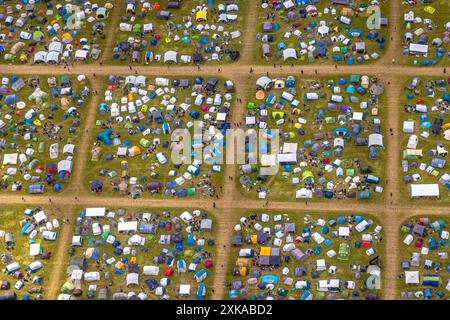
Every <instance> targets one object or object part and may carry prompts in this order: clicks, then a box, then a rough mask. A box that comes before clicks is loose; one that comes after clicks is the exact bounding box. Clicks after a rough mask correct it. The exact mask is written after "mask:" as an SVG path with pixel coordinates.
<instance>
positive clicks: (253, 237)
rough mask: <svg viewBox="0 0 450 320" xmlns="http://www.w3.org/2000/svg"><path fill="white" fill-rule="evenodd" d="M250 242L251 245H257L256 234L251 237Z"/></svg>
mask: <svg viewBox="0 0 450 320" xmlns="http://www.w3.org/2000/svg"><path fill="white" fill-rule="evenodd" d="M251 241H252V243H253V244H255V243H257V242H258V236H257V235H256V234H254V235H252V237H251Z"/></svg>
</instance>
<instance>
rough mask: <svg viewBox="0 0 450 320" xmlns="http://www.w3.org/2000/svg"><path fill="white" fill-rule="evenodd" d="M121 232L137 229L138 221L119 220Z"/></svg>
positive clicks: (118, 228) (118, 227)
mask: <svg viewBox="0 0 450 320" xmlns="http://www.w3.org/2000/svg"><path fill="white" fill-rule="evenodd" d="M117 230H118V231H119V232H122V231H137V221H127V222H119V224H118V226H117Z"/></svg>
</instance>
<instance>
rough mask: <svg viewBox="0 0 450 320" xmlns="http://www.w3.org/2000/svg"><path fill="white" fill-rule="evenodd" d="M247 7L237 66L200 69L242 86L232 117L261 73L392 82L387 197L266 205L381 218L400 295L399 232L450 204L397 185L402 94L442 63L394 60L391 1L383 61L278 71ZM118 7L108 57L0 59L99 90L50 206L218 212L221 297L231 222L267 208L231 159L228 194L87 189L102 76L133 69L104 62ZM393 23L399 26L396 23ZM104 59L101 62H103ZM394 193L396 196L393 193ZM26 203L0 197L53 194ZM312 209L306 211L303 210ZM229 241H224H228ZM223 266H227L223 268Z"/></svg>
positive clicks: (20, 70)
mask: <svg viewBox="0 0 450 320" xmlns="http://www.w3.org/2000/svg"><path fill="white" fill-rule="evenodd" d="M248 2H249V6H250V8H249V10H248V12H247V17H246V27H245V30H244V31H243V36H242V37H243V48H242V51H241V58H240V60H239V62H238V63H236V64H229V65H222V66H220V68H221V73H218V66H216V65H208V66H202V67H201V71H200V74H201V75H202V76H205V77H207V76H216V77H219V76H220V77H223V78H227V79H230V80H232V81H233V82H234V83H235V85H236V98H239V99H242V103H240V102H237V101H235V103H234V105H233V108H232V110H231V123H232V124H233V127H235V126H234V123H239V122H242V116H243V114H244V113H245V109H246V105H247V101H246V99H247V97H248V92H249V91H250V90H252V89H253V86H254V83H255V79H256V78H257V77H259V76H263V75H266V73H267V72H269V73H277V74H300V71H301V70H303V71H304V76H305V77H308V76H314V75H315V70H316V69H317V70H318V71H319V75H320V76H324V75H339V74H342V75H346V74H352V73H359V74H368V75H373V76H377V77H379V78H381V79H382V80H383V81H385V82H386V83H387V82H389V84H388V85H387V86H386V92H385V95H386V96H387V102H386V106H384V107H385V108H387V110H386V109H385V110H384V112H387V113H388V123H387V126H386V140H387V141H386V142H387V152H386V156H388V161H387V168H386V178H387V179H388V184H387V185H386V186H385V191H384V192H385V196H386V197H385V199H386V201H385V203H379V204H371V203H370V202H364V203H362V202H361V203H358V204H357V205H355V204H354V203H349V202H339V201H338V202H323V203H316V202H313V203H310V204H309V205H308V207H307V208H305V207H304V206H303V204H299V203H298V202H280V201H273V202H272V201H271V202H270V204H269V207H268V210H273V211H275V210H277V211H283V210H295V211H297V212H299V214H303V213H305V212H307V211H310V212H312V211H314V212H323V213H327V212H328V213H329V212H336V213H357V212H359V213H361V212H363V213H370V214H373V215H374V216H376V217H377V218H378V219H380V221H381V223H382V224H383V226H384V234H385V235H384V241H385V243H386V245H385V246H386V255H385V258H384V269H383V276H384V281H383V290H384V291H383V292H384V298H387V299H395V298H398V297H399V293H398V292H397V283H398V280H397V275H398V273H399V267H398V266H399V261H398V253H399V251H400V250H401V248H400V247H399V234H398V231H399V229H400V225H401V223H402V221H404V220H405V219H406V218H407V217H409V216H411V215H417V214H424V215H434V214H448V207H447V206H445V205H439V204H436V203H430V205H427V206H426V207H424V206H423V205H422V204H418V203H413V202H411V203H405V202H403V201H402V198H404V197H405V195H404V194H401V193H400V191H399V186H400V183H401V181H400V174H399V171H400V150H401V145H400V140H399V139H400V135H399V133H400V128H399V117H400V112H401V104H400V97H401V94H402V90H403V88H402V86H401V84H402V83H403V82H404V80H405V79H406V78H409V77H413V76H417V75H421V76H441V75H442V67H431V68H416V67H410V66H400V65H397V64H396V63H394V64H393V63H392V59H394V58H396V55H397V54H398V53H399V48H401V45H400V37H401V34H400V30H399V29H400V24H399V23H400V15H399V14H400V2H399V1H390V3H391V10H390V15H389V24H390V25H391V26H393V27H392V28H391V30H390V34H389V38H390V37H392V40H389V43H390V45H389V47H388V48H387V50H386V53H385V54H384V55H383V56H382V57H381V58H380V60H378V61H377V62H375V63H373V64H371V65H367V66H365V65H358V66H346V65H345V66H339V67H338V69H337V70H336V69H335V68H334V66H333V65H306V66H300V65H297V66H294V67H291V66H287V65H286V66H283V67H282V68H279V67H277V68H276V69H274V68H273V66H270V65H254V64H253V63H252V62H253V58H254V55H253V54H254V53H253V50H254V45H255V37H256V32H257V29H256V27H255V26H256V24H257V16H256V8H257V6H258V5H259V2H258V1H248ZM115 6H116V10H114V13H113V16H112V18H111V21H110V25H109V27H108V31H107V32H108V33H107V40H106V41H107V43H106V45H105V48H104V52H103V56H102V58H101V60H100V61H101V62H102V63H103V66H100V63H97V64H93V65H83V64H81V65H75V67H71V68H70V71H68V70H65V69H64V68H63V67H62V66H42V65H36V66H34V65H23V66H12V65H0V69H1V70H2V73H4V74H8V73H10V74H16V75H28V74H37V75H38V74H39V75H46V74H54V75H62V74H67V73H69V74H74V75H78V74H85V75H86V76H87V77H89V79H90V80H91V85H92V92H95V91H98V93H99V95H97V96H93V97H92V99H91V101H90V104H89V106H88V108H89V109H88V111H87V113H86V124H85V130H87V132H86V131H85V132H84V133H83V135H82V136H81V140H80V143H79V144H78V146H77V150H76V160H75V166H74V169H75V171H76V172H77V174H75V175H74V177H73V178H72V181H71V184H70V186H69V188H67V190H65V191H64V192H63V193H61V194H56V195H51V198H52V205H53V206H54V207H55V208H64V209H63V211H61V213H60V216H61V217H62V218H65V217H70V218H71V219H74V217H75V216H76V215H77V211H76V208H78V207H88V206H106V207H132V208H144V207H146V208H158V207H170V208H202V209H206V210H209V211H212V212H214V213H215V215H216V217H217V224H218V225H217V226H216V245H217V258H216V263H215V266H216V269H215V270H216V271H215V274H214V277H215V280H214V281H215V285H214V293H213V295H212V297H213V299H221V298H222V297H224V295H225V294H226V292H225V290H224V284H225V281H226V272H225V271H226V270H228V268H229V266H228V262H229V260H230V256H229V254H230V250H229V245H230V239H231V236H232V234H233V227H234V225H235V224H236V223H237V222H238V219H239V217H240V215H241V214H242V212H243V211H249V210H254V209H261V208H262V205H263V203H264V201H258V200H254V199H251V198H248V197H246V196H245V195H243V194H241V193H240V192H239V190H238V189H237V188H236V184H235V181H236V179H237V178H238V176H236V169H237V167H236V166H235V165H226V166H225V167H224V186H223V192H222V197H221V198H220V199H209V198H205V199H196V200H191V199H179V200H178V199H177V200H174V199H161V198H159V199H158V198H155V199H153V198H144V199H142V198H141V199H137V200H134V201H131V200H130V199H129V198H127V197H104V196H96V195H93V194H91V193H90V192H89V191H88V188H87V185H86V184H85V176H84V175H85V173H86V168H87V166H88V165H89V158H90V149H91V144H92V139H93V138H94V137H93V136H92V131H93V128H94V126H95V118H96V112H97V108H98V105H99V103H100V102H101V98H102V97H101V96H100V95H101V94H103V90H104V78H103V79H100V77H101V76H107V75H109V74H121V75H128V74H130V70H129V67H128V65H123V66H109V65H108V66H105V63H106V62H107V61H108V60H109V58H110V56H111V53H112V48H113V46H114V42H113V39H114V30H115V28H116V26H117V25H118V22H119V20H120V15H121V11H120V10H117V9H118V8H119V7H121V6H123V3H122V2H120V1H119V3H116V5H115ZM394 26H397V27H396V29H397V30H396V29H395V27H394ZM100 61H99V62H100ZM250 67H252V69H253V75H250V74H249V70H250ZM135 71H137V72H138V73H139V74H142V75H147V76H178V75H186V74H198V73H199V72H198V70H197V68H196V67H193V66H184V65H180V66H176V67H171V68H170V69H169V68H168V67H166V66H161V65H159V66H135V67H134V70H133V73H134V72H135ZM94 72H95V73H96V75H97V76H96V77H95V78H94V77H93V73H94ZM389 128H392V129H393V131H394V136H392V137H391V136H390V135H389ZM229 176H231V177H233V180H234V181H233V182H232V181H229V180H228V177H229ZM391 193H392V195H393V196H392V198H391V197H390V194H391ZM23 196H24V198H25V201H22V195H14V194H12V195H4V194H3V195H0V201H2V203H3V204H24V203H25V204H30V205H31V204H32V205H39V204H41V205H48V204H49V200H48V199H49V196H48V195H46V196H30V195H23ZM75 196H77V198H78V200H77V201H75V200H74V197H75ZM213 202H215V204H216V208H215V209H214V208H213ZM305 209H307V210H305ZM71 235H72V230H71V227H70V226H69V225H67V224H63V225H62V230H61V235H60V239H59V244H58V250H57V251H56V253H55V255H54V256H53V257H52V259H54V261H53V263H54V268H53V271H52V275H51V278H50V281H49V284H48V285H47V286H46V287H48V289H47V293H46V296H47V297H50V298H53V299H54V298H56V297H57V295H58V293H59V289H60V288H59V285H60V284H61V279H62V277H63V276H65V261H66V259H67V250H68V248H69V246H70V240H71ZM224 245H225V247H224ZM222 265H223V267H222Z"/></svg>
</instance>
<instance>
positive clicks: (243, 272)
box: [239, 267, 247, 277]
mask: <svg viewBox="0 0 450 320" xmlns="http://www.w3.org/2000/svg"><path fill="white" fill-rule="evenodd" d="M239 274H240V275H241V277H245V276H246V275H247V268H246V267H242V268H240V269H239Z"/></svg>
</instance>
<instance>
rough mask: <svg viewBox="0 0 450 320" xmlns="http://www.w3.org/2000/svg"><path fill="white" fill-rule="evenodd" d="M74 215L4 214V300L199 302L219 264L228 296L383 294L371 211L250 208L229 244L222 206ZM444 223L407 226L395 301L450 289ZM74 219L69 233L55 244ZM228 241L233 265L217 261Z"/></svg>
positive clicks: (0, 277)
mask: <svg viewBox="0 0 450 320" xmlns="http://www.w3.org/2000/svg"><path fill="white" fill-rule="evenodd" d="M69 213H70V214H71V218H70V219H67V218H64V216H63V214H64V215H66V214H69ZM72 213H74V212H61V211H59V209H56V208H41V207H30V206H26V207H25V206H20V207H19V206H17V207H11V208H8V209H4V210H2V211H1V214H0V225H1V227H0V254H1V260H0V264H1V268H0V269H1V273H0V282H1V290H0V300H12V299H24V300H26V299H49V298H56V296H57V297H58V299H115V300H122V299H129V300H138V299H140V300H145V299H199V300H202V299H209V298H211V295H212V292H213V291H214V285H215V282H214V274H215V272H226V283H225V286H226V290H225V291H224V292H225V293H224V294H225V295H226V296H225V297H224V298H226V299H250V300H255V299H258V300H265V299H267V300H270V299H295V300H298V299H300V300H311V299H383V290H384V287H385V286H386V285H385V284H384V265H385V263H386V260H385V259H386V254H387V252H386V249H385V246H384V240H383V238H384V228H383V223H382V222H381V221H379V220H378V219H376V218H374V217H373V216H371V215H368V214H355V215H345V214H341V215H339V214H335V213H329V214H323V213H322V214H318V213H310V212H300V211H298V212H291V211H289V212H278V211H271V210H269V211H268V210H256V211H248V212H244V213H243V214H242V216H241V217H240V218H237V221H236V225H235V226H234V231H233V233H232V238H231V239H230V241H231V242H230V243H224V244H222V243H216V232H217V229H216V228H217V224H216V218H215V216H214V214H213V213H210V212H205V211H203V210H192V209H186V210H180V209H149V210H146V209H121V208H114V209H111V208H100V207H99V208H85V209H81V210H79V211H78V212H77V214H75V215H73V216H72ZM66 217H67V215H66ZM448 223H449V220H448V218H446V217H443V216H432V217H423V216H415V217H410V218H408V219H407V220H406V221H404V222H403V223H402V225H401V227H400V228H399V230H398V232H399V246H400V248H401V250H400V252H399V256H398V261H397V262H398V263H399V265H400V270H399V271H400V272H399V274H398V279H397V282H398V295H399V296H398V297H399V298H402V299H422V300H423V299H443V298H444V299H445V298H447V297H448V294H449V291H450V284H449V281H450V278H449V274H450V269H449V268H450V264H449V261H448V251H449V249H448V248H449V242H448V241H449V231H448ZM66 227H67V228H68V229H69V230H72V231H71V233H70V236H69V237H66V240H65V241H66V243H64V244H63V246H59V247H58V248H57V246H56V245H57V244H58V243H59V241H60V237H61V235H60V232H61V228H64V229H66ZM66 230H67V229H66ZM222 245H224V248H226V249H227V250H228V251H229V257H228V259H229V261H228V269H227V270H222V269H221V268H223V266H224V264H223V262H220V261H216V253H217V249H216V248H217V246H222ZM228 248H229V249H228ZM57 249H58V250H57ZM59 250H62V251H63V252H62V255H61V253H58V252H59ZM56 255H58V256H62V262H63V265H62V268H58V267H57V266H56V265H55V263H54V259H55V257H56ZM59 259H61V258H59ZM56 269H58V273H57V274H55V272H53V270H56ZM56 282H59V284H56ZM50 283H51V284H52V285H57V290H52V291H53V292H54V294H55V297H49V296H48V290H49V289H50V288H49V285H50Z"/></svg>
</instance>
